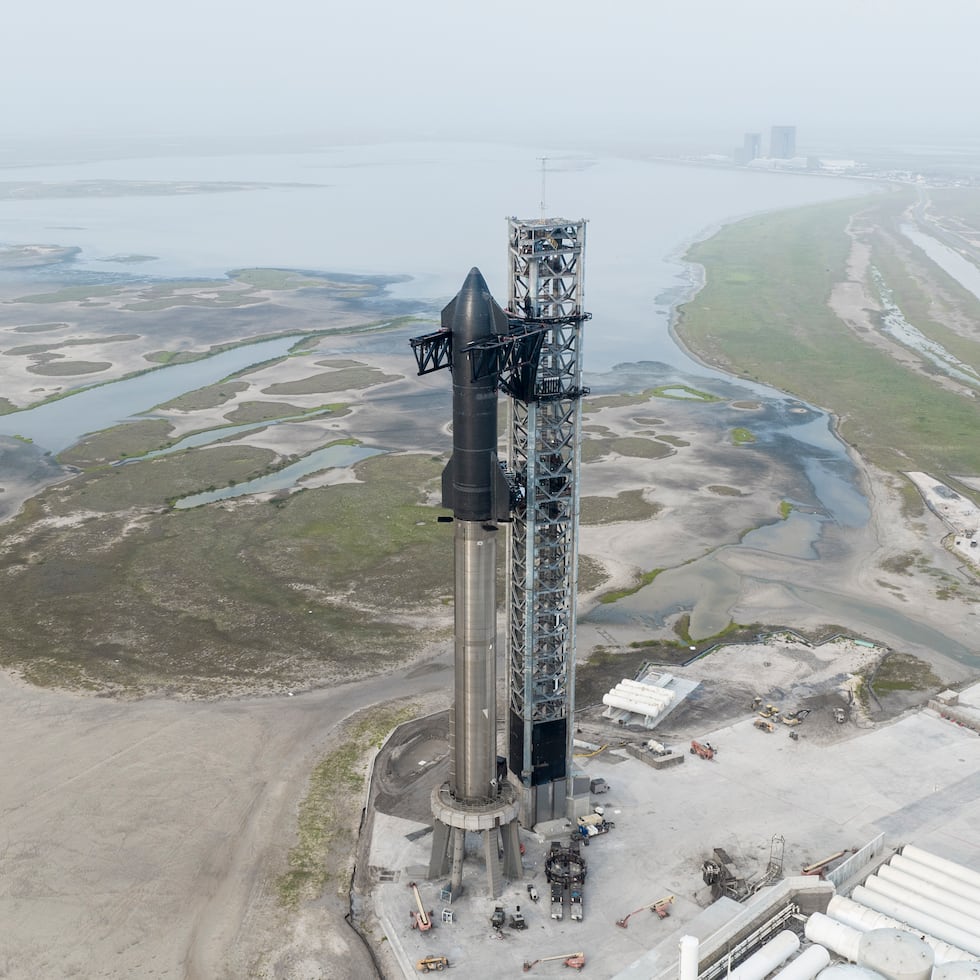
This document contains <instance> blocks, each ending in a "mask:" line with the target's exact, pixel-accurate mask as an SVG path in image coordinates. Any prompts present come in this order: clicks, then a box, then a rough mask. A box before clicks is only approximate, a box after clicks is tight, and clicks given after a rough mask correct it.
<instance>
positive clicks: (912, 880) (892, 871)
mask: <svg viewBox="0 0 980 980" xmlns="http://www.w3.org/2000/svg"><path fill="white" fill-rule="evenodd" d="M875 874H877V876H878V877H879V878H881V880H882V881H890V882H892V884H895V885H898V886H899V887H900V888H907V889H908V890H909V891H910V892H915V893H916V894H917V895H921V896H922V897H923V898H928V899H931V900H932V901H934V902H940V903H941V904H943V905H948V906H949V907H950V908H954V909H959V910H960V911H961V912H965V911H966V910H967V909H968V908H969V909H970V914H971V915H972V916H973V917H974V918H977V916H980V901H974V900H973V899H971V898H965V897H964V896H962V895H957V894H956V893H955V892H952V891H950V889H948V888H944V887H943V886H942V885H936V884H933V883H932V882H931V881H926V880H925V879H923V878H917V877H916V876H915V875H913V874H908V873H907V872H905V871H902V870H900V869H899V868H893V867H892V866H891V865H890V864H883V865H882V866H881V867H880V868H879V869H878V870H877V871H876V872H875ZM971 890H972V889H971ZM977 897H978V899H980V892H978V893H977Z"/></svg>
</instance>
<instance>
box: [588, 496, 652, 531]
mask: <svg viewBox="0 0 980 980" xmlns="http://www.w3.org/2000/svg"><path fill="white" fill-rule="evenodd" d="M662 510H663V505H662V504H657V503H652V502H650V501H648V500H647V499H646V498H645V497H644V495H643V491H642V490H623V491H622V492H621V493H619V494H617V495H616V496H615V497H583V498H582V500H581V514H580V518H579V519H580V521H581V523H582V524H616V523H619V522H621V521H647V520H650V518H652V517H656V516H657V514H659V513H660V511H662Z"/></svg>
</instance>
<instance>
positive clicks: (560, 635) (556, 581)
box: [507, 218, 590, 823]
mask: <svg viewBox="0 0 980 980" xmlns="http://www.w3.org/2000/svg"><path fill="white" fill-rule="evenodd" d="M508 232H509V266H510V274H509V289H508V308H509V310H510V311H511V315H512V316H517V317H520V318H522V319H523V320H524V321H525V323H526V324H527V327H528V329H529V330H531V329H533V328H534V327H537V328H538V330H539V331H540V332H541V338H542V339H541V346H540V353H539V355H538V357H537V364H536V370H535V371H534V373H533V375H532V376H531V377H527V376H525V377H524V378H523V379H522V380H523V381H524V383H523V384H522V385H519V386H515V387H514V389H511V390H508V394H510V395H511V400H510V405H511V412H510V425H509V432H508V445H507V450H508V453H507V454H508V459H509V463H510V470H511V474H512V478H513V479H514V481H515V482H516V484H517V490H518V492H517V493H516V494H515V497H516V500H517V504H516V506H515V510H514V514H513V523H512V525H511V531H510V563H509V567H508V579H507V586H508V673H509V713H508V728H509V734H508V742H509V746H508V750H509V757H508V762H509V766H510V770H511V771H512V772H513V773H515V774H516V775H517V777H518V778H519V780H520V782H521V784H522V786H523V789H524V803H523V807H524V814H523V819H524V822H525V823H527V822H528V821H530V822H532V823H533V822H538V821H540V820H548V819H552V818H554V817H558V816H564V815H565V798H566V796H567V795H568V794H569V793H570V791H571V787H570V785H568V782H567V781H568V780H569V779H570V778H571V760H572V732H573V727H574V726H573V711H574V690H575V659H574V657H575V596H576V588H577V578H578V571H577V569H578V554H577V539H578V513H579V444H580V429H581V417H582V411H581V399H582V396H583V395H585V394H587V393H588V389H586V388H583V387H582V365H581V358H580V350H581V340H582V324H583V323H584V322H585V321H586V320H588V319H589V317H590V314H588V313H585V312H583V310H582V299H583V273H584V252H585V222H584V221H581V220H579V221H567V220H564V219H538V220H520V219H517V218H510V219H508ZM541 328H543V330H542V329H541ZM536 332H537V331H536Z"/></svg>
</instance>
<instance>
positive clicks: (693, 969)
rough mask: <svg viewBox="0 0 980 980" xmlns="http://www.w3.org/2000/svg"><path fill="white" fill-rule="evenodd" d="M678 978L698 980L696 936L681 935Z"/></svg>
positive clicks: (681, 979) (697, 944)
mask: <svg viewBox="0 0 980 980" xmlns="http://www.w3.org/2000/svg"><path fill="white" fill-rule="evenodd" d="M679 945H680V948H681V958H680V968H681V971H680V980H698V959H699V953H698V949H699V945H700V944H699V943H698V938H697V936H681V941H680V944H679Z"/></svg>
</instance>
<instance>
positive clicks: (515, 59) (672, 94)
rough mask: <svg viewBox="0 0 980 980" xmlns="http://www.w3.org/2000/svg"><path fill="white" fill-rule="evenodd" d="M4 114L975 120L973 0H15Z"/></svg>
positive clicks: (406, 123)
mask: <svg viewBox="0 0 980 980" xmlns="http://www.w3.org/2000/svg"><path fill="white" fill-rule="evenodd" d="M0 23H2V25H3V35H4V52H3V57H2V59H0V91H2V92H3V93H4V95H3V102H2V106H3V113H2V120H3V123H2V130H5V131H6V132H7V133H8V134H10V135H11V136H15V137H16V136H20V135H45V136H50V135H52V134H56V133H64V134H66V135H72V134H76V133H78V134H83V133H113V134H119V135H134V136H143V135H167V134H173V135H174V136H178V137H179V136H182V135H186V134H190V133H202V132H205V133H210V134H214V135H218V136H220V135H221V134H222V133H228V134H229V135H230V134H234V133H236V132H237V133H249V132H254V133H256V134H264V133H275V132H280V133H282V132H310V133H316V134H323V135H324V136H331V137H337V138H344V137H345V136H348V135H357V136H361V137H374V136H377V137H386V136H405V135H409V134H419V135H423V136H426V137H431V136H451V135H453V134H454V133H456V134H458V135H461V136H466V137H468V138H470V137H474V136H477V137H478V136H480V135H481V134H483V135H485V136H486V137H487V138H491V139H500V138H509V137H512V138H516V139H526V138H528V137H529V136H532V137H533V136H535V134H539V136H540V138H538V139H537V140H536V141H537V142H538V143H541V144H550V145H558V144H560V143H563V142H566V141H567V140H571V141H575V140H581V139H586V140H589V139H592V138H598V137H603V138H605V137H614V138H619V139H621V140H623V141H630V142H643V141H644V140H645V138H646V136H647V134H650V133H654V134H658V135H660V136H664V137H668V138H669V137H670V136H671V135H672V134H674V133H678V134H680V135H684V134H689V133H694V132H698V131H701V130H703V131H705V132H707V133H708V134H710V135H712V136H714V135H716V134H717V135H719V136H722V137H726V136H729V135H730V136H731V138H733V139H734V138H735V137H736V136H738V135H739V134H741V133H742V132H743V131H746V130H762V131H764V132H765V131H767V130H768V127H769V126H771V125H773V124H778V123H791V124H792V123H795V124H796V125H797V126H798V127H799V129H800V142H801V143H802V144H803V145H804V147H805V144H806V139H807V134H808V133H809V134H816V133H820V134H826V133H828V132H831V131H833V130H834V129H835V128H836V127H837V126H838V125H839V126H841V127H842V128H844V129H847V130H849V131H854V130H858V131H860V130H861V129H863V128H865V127H873V128H874V129H876V130H886V131H891V132H895V131H896V130H898V131H900V132H905V133H908V134H909V135H910V136H911V135H914V134H923V135H931V134H932V133H936V134H946V135H959V136H971V135H976V134H977V120H978V119H980V111H978V109H977V105H976V97H977V94H978V93H980V57H978V54H977V43H978V38H980V0H808V2H803V0H738V2H736V0H670V2H665V0H606V2H597V0H556V2H554V3H551V4H549V3H547V2H543V0H533V2H521V3H518V2H514V0H486V2H482V3H479V4H477V3H467V2H466V0H414V2H406V0H344V2H338V0H235V2H231V0H166V2H162V0H88V2H85V0H47V2H43V3H40V2H27V0H7V2H6V3H5V4H4V12H3V16H2V20H0Z"/></svg>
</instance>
